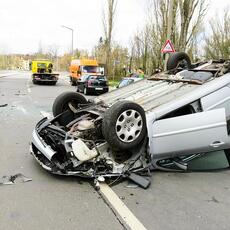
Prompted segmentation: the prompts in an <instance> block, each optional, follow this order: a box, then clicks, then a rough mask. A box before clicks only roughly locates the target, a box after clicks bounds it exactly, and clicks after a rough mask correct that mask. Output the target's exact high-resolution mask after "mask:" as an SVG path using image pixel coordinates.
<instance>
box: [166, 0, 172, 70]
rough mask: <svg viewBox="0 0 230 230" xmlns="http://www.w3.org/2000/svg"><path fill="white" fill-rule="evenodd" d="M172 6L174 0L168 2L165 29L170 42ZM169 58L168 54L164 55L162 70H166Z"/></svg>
mask: <svg viewBox="0 0 230 230" xmlns="http://www.w3.org/2000/svg"><path fill="white" fill-rule="evenodd" d="M173 4H174V0H169V11H168V23H167V24H168V27H167V39H169V40H171V34H172V20H173ZM168 58H169V53H166V54H165V63H164V70H166V64H167V61H168Z"/></svg>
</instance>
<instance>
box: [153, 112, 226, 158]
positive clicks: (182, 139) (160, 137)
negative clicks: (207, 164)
mask: <svg viewBox="0 0 230 230" xmlns="http://www.w3.org/2000/svg"><path fill="white" fill-rule="evenodd" d="M149 128H150V129H152V130H154V132H153V135H152V136H151V138H150V142H151V143H150V153H151V154H153V155H155V156H157V157H164V156H167V157H175V156H178V155H180V154H181V153H183V155H187V154H194V153H201V152H211V151H216V150H219V149H224V148H229V147H230V137H229V136H228V133H227V124H226V115H225V109H224V108H222V109H216V110H211V111H207V112H200V113H193V114H189V115H184V116H179V117H173V118H168V119H162V120H158V121H155V122H154V123H153V125H152V127H149ZM153 157H154V156H153Z"/></svg>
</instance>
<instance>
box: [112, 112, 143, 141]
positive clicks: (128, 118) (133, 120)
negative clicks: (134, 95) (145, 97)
mask: <svg viewBox="0 0 230 230" xmlns="http://www.w3.org/2000/svg"><path fill="white" fill-rule="evenodd" d="M142 127H143V121H142V117H141V115H140V113H139V112H138V111H136V110H132V109H130V110H126V111H124V112H123V113H121V114H120V116H119V117H118V119H117V122H116V134H117V136H118V138H119V139H120V140H121V141H123V142H132V141H134V140H136V139H137V137H138V136H139V135H140V133H141V130H142Z"/></svg>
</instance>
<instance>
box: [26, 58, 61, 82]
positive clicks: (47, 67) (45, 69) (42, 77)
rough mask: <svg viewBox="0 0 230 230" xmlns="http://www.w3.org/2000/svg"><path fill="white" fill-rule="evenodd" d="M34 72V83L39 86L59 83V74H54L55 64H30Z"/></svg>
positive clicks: (46, 62) (42, 61) (39, 62)
mask: <svg viewBox="0 0 230 230" xmlns="http://www.w3.org/2000/svg"><path fill="white" fill-rule="evenodd" d="M30 69H31V71H32V82H33V84H37V83H39V82H44V83H49V84H52V85H56V83H57V81H58V76H59V74H58V73H53V63H52V62H51V61H48V60H34V61H31V63H30Z"/></svg>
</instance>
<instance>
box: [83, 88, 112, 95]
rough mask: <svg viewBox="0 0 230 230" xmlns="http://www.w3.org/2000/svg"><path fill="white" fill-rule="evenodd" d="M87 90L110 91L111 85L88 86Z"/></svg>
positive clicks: (93, 91) (96, 91)
mask: <svg viewBox="0 0 230 230" xmlns="http://www.w3.org/2000/svg"><path fill="white" fill-rule="evenodd" d="M87 90H88V91H89V92H90V93H99V94H102V93H107V92H108V91H109V87H108V86H91V87H89V86H88V87H87Z"/></svg>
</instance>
